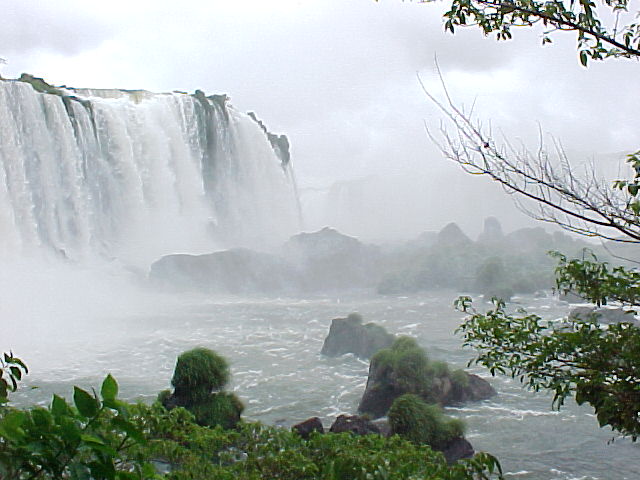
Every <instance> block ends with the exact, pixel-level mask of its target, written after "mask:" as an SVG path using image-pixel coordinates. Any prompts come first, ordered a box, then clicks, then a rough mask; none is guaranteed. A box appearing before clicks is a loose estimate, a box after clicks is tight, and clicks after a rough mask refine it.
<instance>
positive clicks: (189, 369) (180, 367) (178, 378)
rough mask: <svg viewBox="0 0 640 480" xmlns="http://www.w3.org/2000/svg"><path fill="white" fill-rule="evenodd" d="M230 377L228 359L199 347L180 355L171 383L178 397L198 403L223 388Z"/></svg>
mask: <svg viewBox="0 0 640 480" xmlns="http://www.w3.org/2000/svg"><path fill="white" fill-rule="evenodd" d="M229 377H230V375H229V365H228V363H227V361H226V360H225V359H224V358H223V357H221V356H220V355H218V354H217V353H216V352H214V351H213V350H210V349H208V348H202V347H199V348H194V349H193V350H188V351H186V352H184V353H183V354H182V355H180V356H179V357H178V362H177V363H176V369H175V371H174V373H173V378H172V379H171V385H173V387H174V388H175V395H176V396H177V397H181V398H185V399H187V401H188V403H197V402H200V401H203V400H205V399H206V398H207V397H208V396H209V394H211V392H213V391H214V390H215V391H218V390H222V389H223V388H224V387H225V385H226V384H227V383H229Z"/></svg>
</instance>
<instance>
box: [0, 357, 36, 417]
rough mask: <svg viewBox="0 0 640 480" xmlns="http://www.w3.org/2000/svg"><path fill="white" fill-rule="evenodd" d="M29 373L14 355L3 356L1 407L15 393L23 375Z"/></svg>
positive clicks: (0, 377)
mask: <svg viewBox="0 0 640 480" xmlns="http://www.w3.org/2000/svg"><path fill="white" fill-rule="evenodd" d="M27 373H29V370H28V369H27V366H26V365H25V364H24V363H23V362H22V360H20V359H19V358H17V357H14V356H13V353H5V354H3V358H2V359H0V406H1V405H2V404H3V403H7V395H8V393H9V392H15V390H16V388H17V386H18V382H19V381H20V380H22V375H23V374H27Z"/></svg>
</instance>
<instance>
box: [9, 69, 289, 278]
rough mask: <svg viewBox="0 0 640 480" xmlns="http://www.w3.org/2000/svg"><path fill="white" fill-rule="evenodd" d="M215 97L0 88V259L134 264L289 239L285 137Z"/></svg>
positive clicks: (27, 86) (14, 83) (21, 85)
mask: <svg viewBox="0 0 640 480" xmlns="http://www.w3.org/2000/svg"><path fill="white" fill-rule="evenodd" d="M226 100H227V99H226V96H220V95H215V96H210V97H206V96H205V95H204V94H203V93H202V92H196V94H195V95H187V94H184V93H170V94H153V93H150V92H146V91H123V90H86V89H65V88H61V89H55V90H54V92H53V93H43V92H38V91H36V90H35V89H34V87H32V85H30V84H29V83H25V82H21V81H0V164H1V166H2V168H0V250H1V251H2V252H3V253H5V254H8V255H10V256H12V255H15V254H16V253H25V252H27V253H29V252H32V251H40V250H42V249H43V248H44V249H45V250H48V251H53V252H55V253H56V254H58V255H60V256H63V257H67V258H70V259H73V260H81V259H83V258H87V257H90V256H92V255H95V254H98V255H100V256H103V257H107V258H118V259H122V260H123V261H125V262H127V263H133V264H138V265H144V264H148V263H149V262H151V261H153V260H155V259H156V258H157V257H158V256H160V255H163V254H166V253H172V252H178V251H181V252H185V251H189V252H198V253H199V252H205V251H211V250H213V249H216V248H224V247H228V246H249V247H251V246H253V247H256V246H260V247H264V246H265V245H269V244H270V243H273V244H275V243H276V242H279V241H281V240H283V239H285V238H286V237H288V236H289V235H291V234H293V233H295V232H297V231H298V230H299V228H300V225H299V212H298V207H297V198H296V194H295V188H294V185H293V184H292V181H291V178H292V176H291V175H290V171H289V169H290V165H289V161H288V151H286V152H284V151H283V142H282V140H283V138H284V137H277V136H274V135H271V134H268V133H267V132H266V131H265V130H264V128H263V126H262V125H261V124H259V123H258V122H256V121H254V119H252V118H251V117H249V116H248V115H245V114H242V113H239V112H238V111H236V110H235V109H233V108H232V107H231V106H229V105H228V103H227V101H226ZM278 142H279V143H278ZM284 145H285V146H287V147H288V143H287V142H286V140H285V141H284Z"/></svg>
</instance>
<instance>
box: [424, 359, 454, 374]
mask: <svg viewBox="0 0 640 480" xmlns="http://www.w3.org/2000/svg"><path fill="white" fill-rule="evenodd" d="M428 371H429V374H430V375H432V376H434V377H448V376H449V364H448V363H447V362H442V361H435V362H431V363H429V367H428Z"/></svg>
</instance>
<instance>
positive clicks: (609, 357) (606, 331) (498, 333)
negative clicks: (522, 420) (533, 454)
mask: <svg viewBox="0 0 640 480" xmlns="http://www.w3.org/2000/svg"><path fill="white" fill-rule="evenodd" d="M561 268H562V267H561ZM583 273H584V272H583ZM456 306H457V307H458V308H459V309H461V310H462V311H465V312H471V315H470V317H469V318H468V319H467V320H466V322H465V323H463V324H462V325H461V326H460V327H459V329H458V331H459V332H460V333H462V335H463V336H464V345H465V346H473V347H475V348H477V349H478V351H479V353H478V355H477V357H476V358H475V359H474V360H473V361H474V362H475V363H479V364H481V365H484V366H485V367H487V368H488V369H489V371H490V372H491V374H492V375H495V374H496V373H501V374H509V375H511V377H512V378H518V379H519V380H520V381H521V382H523V383H524V384H525V385H526V386H527V387H528V388H530V389H532V390H534V391H539V390H550V391H552V392H553V393H554V398H553V404H554V406H555V407H557V408H560V407H561V406H562V405H563V403H564V401H565V399H566V398H567V397H568V396H570V395H572V394H575V399H576V402H577V403H578V404H583V403H588V404H590V405H591V406H592V407H593V408H594V410H595V412H596V415H597V418H598V422H599V423H600V426H604V425H610V426H611V427H612V428H613V429H614V430H617V431H619V432H620V433H622V434H623V435H630V436H631V437H632V438H633V439H634V440H635V439H636V437H637V436H638V434H640V420H639V418H638V412H639V411H640V329H639V328H637V327H635V326H633V325H632V324H630V323H617V324H612V325H608V326H602V325H599V324H598V323H596V322H594V321H589V320H582V319H569V320H568V321H567V322H566V323H562V324H560V325H555V324H554V323H553V322H545V321H543V320H542V319H541V318H540V317H539V316H537V315H534V314H527V312H526V311H524V310H519V311H518V312H517V314H516V315H511V314H509V313H507V312H506V311H505V304H504V302H502V301H501V300H498V299H494V305H493V308H492V309H490V310H488V311H487V312H486V313H478V312H476V311H475V310H473V307H472V305H471V299H470V298H469V297H460V298H459V299H458V300H457V301H456Z"/></svg>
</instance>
